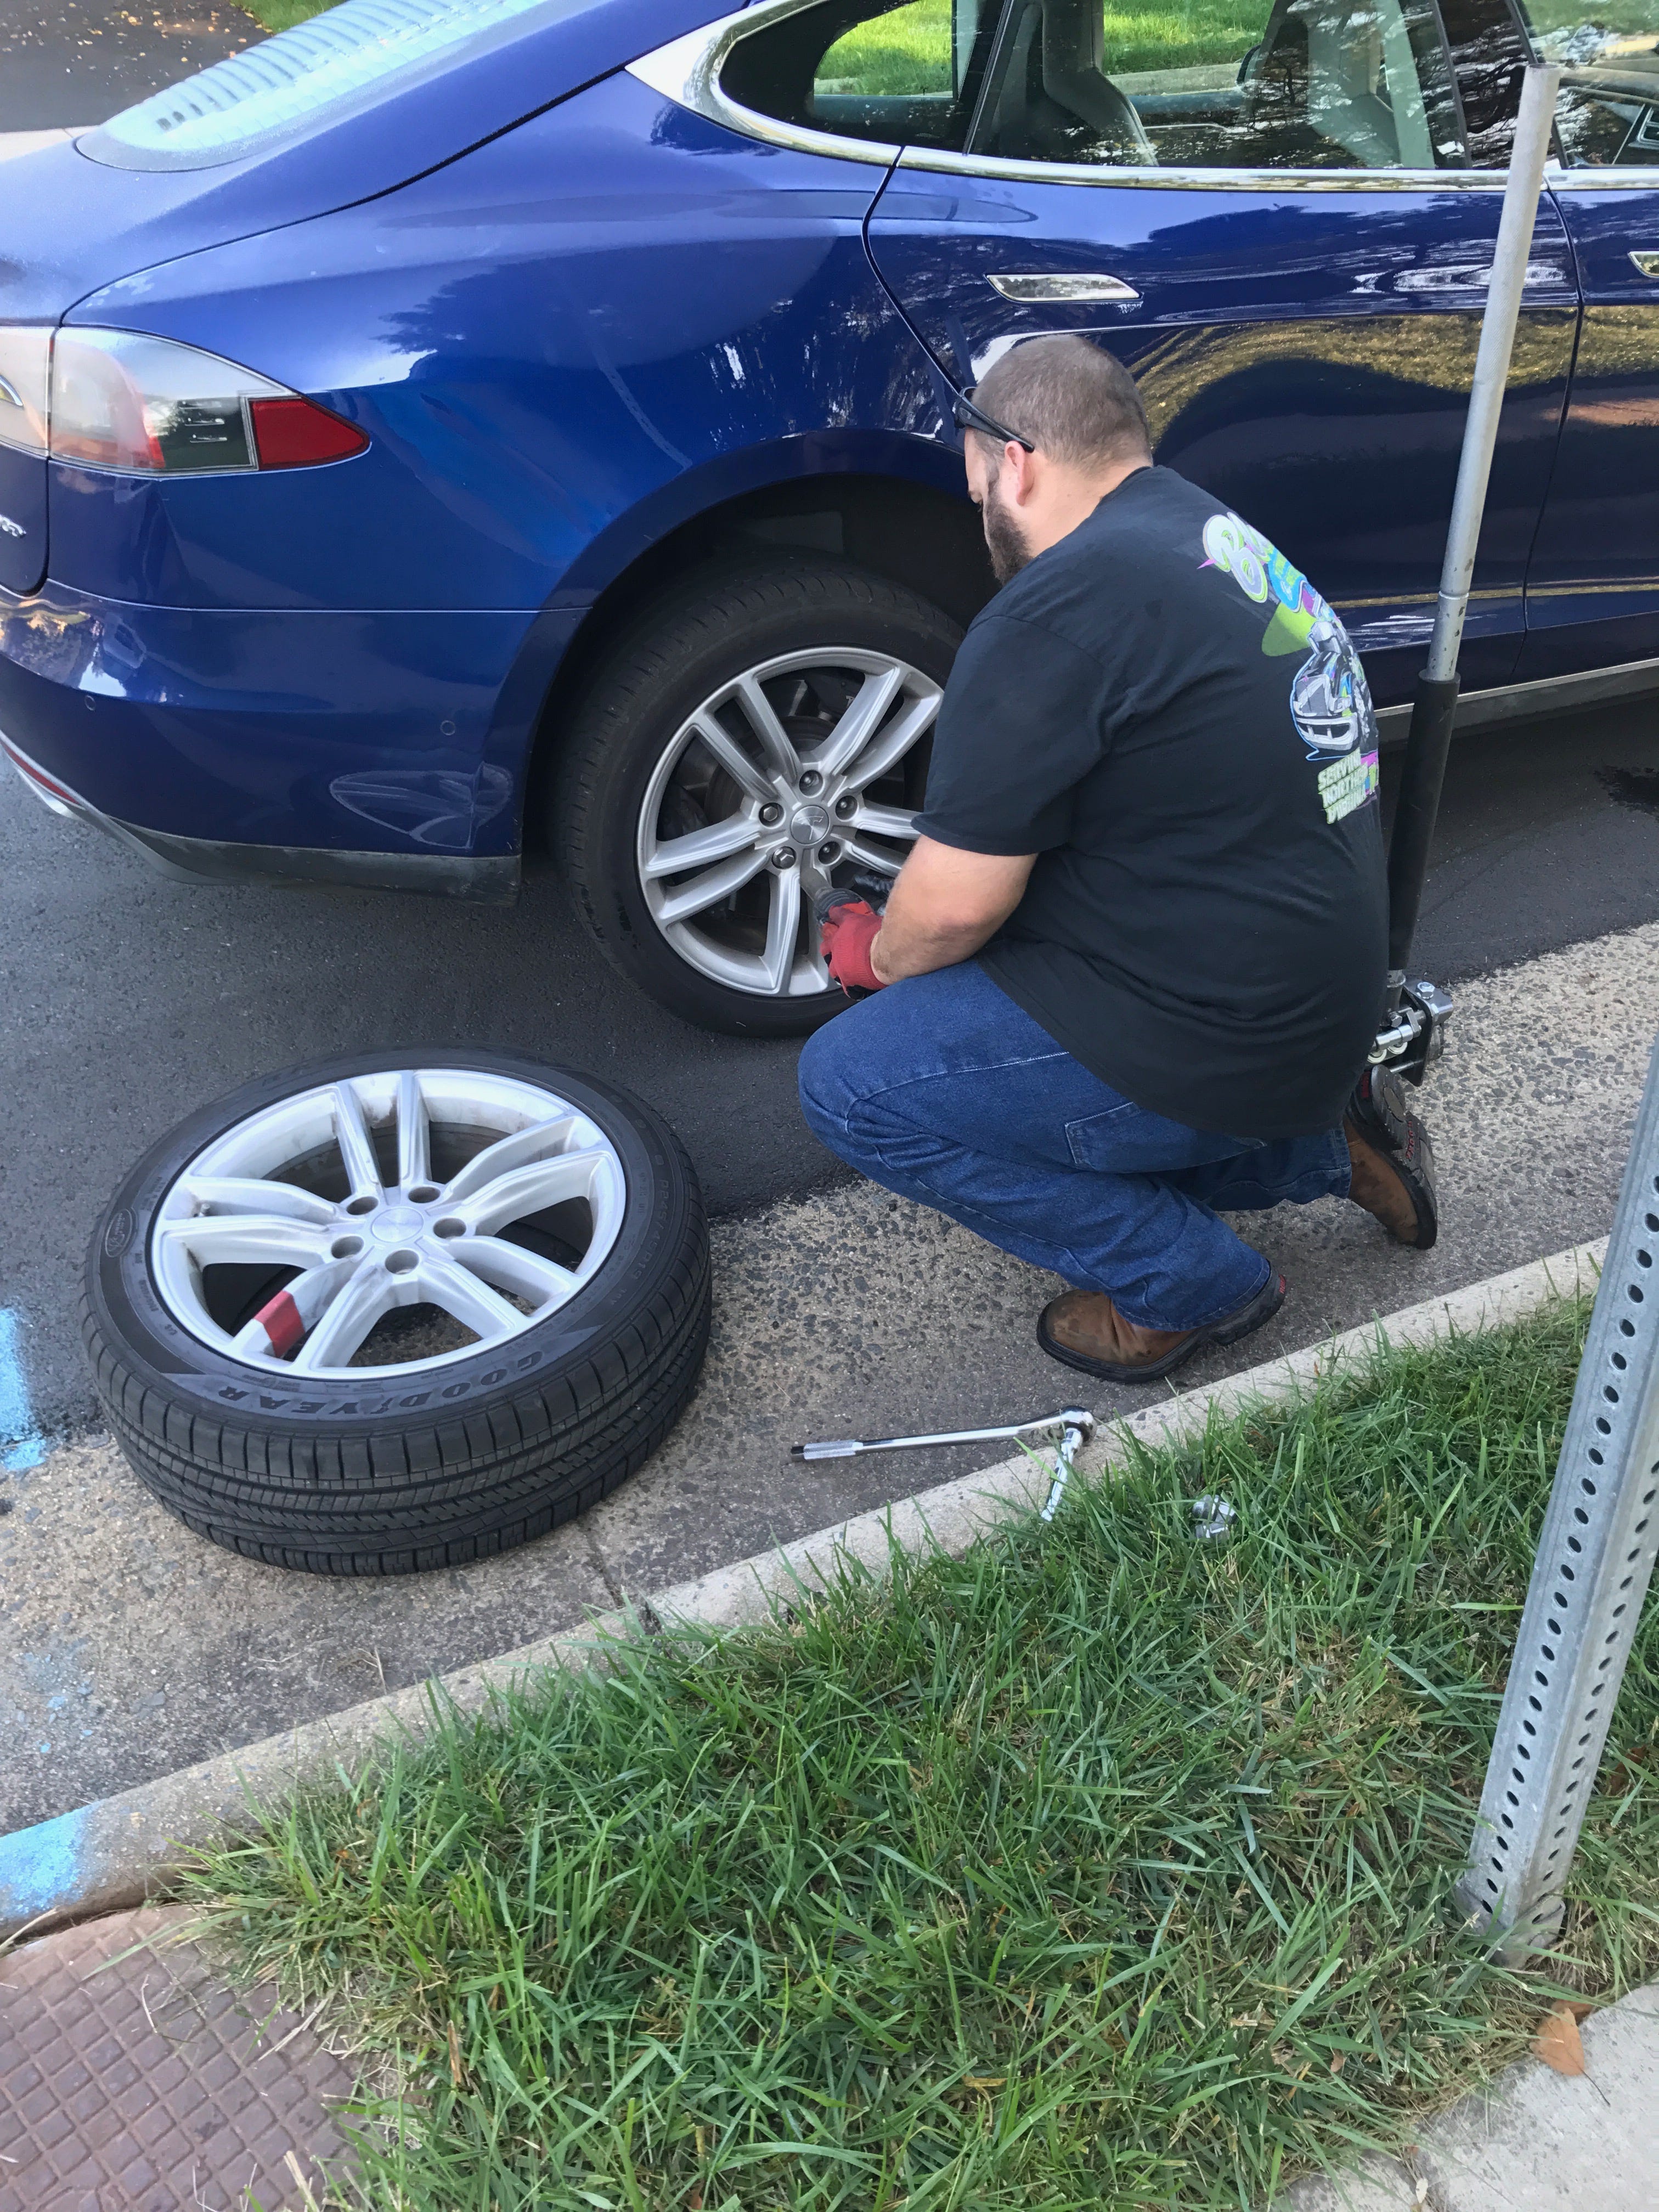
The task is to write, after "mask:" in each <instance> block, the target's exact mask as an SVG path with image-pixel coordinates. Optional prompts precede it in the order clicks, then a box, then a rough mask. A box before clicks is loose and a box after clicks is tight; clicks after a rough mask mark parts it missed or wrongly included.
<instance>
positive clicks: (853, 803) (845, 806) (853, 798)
mask: <svg viewBox="0 0 1659 2212" xmlns="http://www.w3.org/2000/svg"><path fill="white" fill-rule="evenodd" d="M858 811H859V802H858V794H857V793H856V792H851V791H849V792H846V793H843V794H842V797H841V798H839V799H837V800H836V813H837V814H838V815H839V816H840V817H841V819H842V821H843V822H846V821H849V820H850V819H851V817H853V816H854V814H856V813H857V812H858Z"/></svg>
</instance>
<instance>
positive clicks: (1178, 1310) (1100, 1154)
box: [800, 961, 1348, 1329]
mask: <svg viewBox="0 0 1659 2212" xmlns="http://www.w3.org/2000/svg"><path fill="white" fill-rule="evenodd" d="M800 1101H801V1109H802V1111H803V1112H804V1113H805V1115H806V1119H807V1121H809V1122H810V1123H811V1127H812V1128H813V1130H814V1132H815V1133H816V1134H817V1135H818V1136H819V1137H820V1138H822V1139H823V1142H824V1143H825V1144H826V1145H828V1146H829V1149H830V1151H831V1152H836V1153H839V1155H840V1156H841V1158H842V1159H844V1160H846V1161H847V1162H848V1164H849V1165H850V1166H853V1167H855V1168H857V1169H858V1170H859V1171H860V1174H862V1175H866V1176H869V1177H870V1179H871V1181H872V1182H878V1183H883V1184H884V1185H885V1186H886V1188H888V1189H889V1190H894V1191H897V1192H898V1193H899V1194H901V1195H902V1197H905V1198H914V1199H916V1200H920V1202H921V1204H922V1205H923V1206H934V1207H936V1208H937V1209H938V1210H939V1212H941V1213H948V1214H949V1215H950V1216H951V1219H952V1220H953V1221H959V1222H961V1223H962V1224H963V1226H964V1228H968V1229H971V1230H973V1231H975V1232H976V1233H977V1234H978V1235H979V1236H981V1237H985V1238H986V1239H987V1241H988V1242H989V1243H993V1244H996V1245H1000V1247H1001V1249H1003V1250H1004V1251H1005V1252H1012V1253H1013V1254H1015V1255H1016V1256H1017V1257H1018V1258H1019V1259H1022V1260H1029V1261H1030V1262H1031V1263H1032V1265H1033V1266H1034V1267H1047V1268H1049V1269H1051V1270H1052V1271H1053V1272H1054V1273H1055V1274H1057V1275H1063V1276H1064V1277H1065V1278H1066V1280H1067V1281H1068V1282H1071V1283H1073V1284H1075V1285H1079V1287H1080V1288H1084V1289H1087V1290H1094V1291H1108V1292H1109V1294H1110V1296H1111V1299H1112V1303H1113V1304H1114V1305H1115V1306H1116V1308H1117V1310H1118V1311H1119V1312H1120V1313H1121V1314H1122V1315H1123V1316H1124V1317H1125V1319H1126V1320H1128V1321H1132V1322H1137V1323H1139V1325H1140V1326H1141V1327H1142V1328H1168V1329H1188V1328H1205V1327H1206V1326H1207V1325H1208V1324H1209V1323H1210V1322H1216V1321H1219V1320H1221V1319H1222V1318H1223V1316H1225V1315H1227V1314H1230V1313H1232V1312H1234V1311H1236V1310H1237V1308H1238V1307H1240V1306H1242V1305H1243V1304H1245V1302H1246V1301H1247V1300H1248V1299H1249V1298H1252V1297H1255V1294H1256V1292H1257V1291H1260V1290H1261V1288H1262V1287H1263V1286H1264V1285H1265V1284H1266V1283H1267V1280H1268V1278H1269V1276H1270V1274H1271V1273H1272V1270H1271V1268H1270V1267H1268V1265H1267V1261H1265V1260H1264V1259H1263V1258H1262V1256H1261V1254H1260V1253H1259V1252H1254V1251H1252V1250H1251V1249H1250V1247H1249V1245H1248V1244H1245V1243H1243V1242H1241V1240H1240V1239H1239V1238H1238V1237H1236V1236H1234V1234H1233V1232H1232V1231H1231V1229H1230V1228H1228V1226H1227V1225H1226V1223H1225V1221H1220V1220H1218V1219H1217V1218H1216V1212H1215V1209H1216V1208H1217V1207H1218V1206H1220V1207H1225V1208H1226V1209H1227V1210H1228V1211H1229V1212H1249V1211H1252V1210H1254V1209H1255V1208H1258V1207H1261V1206H1279V1205H1280V1204H1283V1203H1284V1202H1285V1201H1286V1200H1288V1201H1289V1202H1290V1203H1291V1204H1292V1205H1296V1206H1300V1205H1304V1204H1305V1203H1306V1202H1307V1201H1308V1200H1310V1199H1315V1198H1322V1197H1324V1196H1325V1195H1326V1194H1328V1193H1329V1194H1332V1195H1334V1196H1336V1197H1346V1195H1347V1190H1348V1148H1347V1144H1346V1140H1345V1139H1344V1137H1343V1134H1342V1132H1341V1130H1340V1128H1339V1129H1332V1130H1328V1132H1326V1133H1325V1134H1324V1135H1322V1136H1318V1137H1294V1138H1291V1139H1286V1140H1285V1141H1283V1142H1275V1143H1258V1142H1253V1141H1252V1140H1251V1139H1248V1138H1243V1137H1226V1136H1216V1135H1212V1134H1208V1133H1206V1132H1204V1131H1203V1130H1200V1129H1188V1128H1186V1127H1183V1126H1182V1124H1181V1123H1180V1122H1178V1121H1166V1120H1165V1118H1164V1115H1161V1114H1152V1113H1149V1112H1148V1111H1147V1110H1146V1109H1145V1108H1144V1107H1140V1106H1137V1105H1135V1104H1134V1103H1133V1101H1132V1100H1130V1099H1127V1098H1125V1097H1122V1096H1121V1094H1120V1093H1119V1092H1117V1091H1114V1090H1112V1089H1111V1088H1110V1087H1109V1085H1106V1084H1104V1083H1103V1082H1102V1081H1101V1080H1100V1078H1099V1077H1098V1076H1097V1075H1091V1074H1090V1073H1089V1071H1088V1069H1087V1068H1086V1067H1084V1066H1081V1065H1080V1063H1079V1062H1078V1061H1077V1060H1073V1058H1072V1056H1071V1054H1069V1053H1067V1052H1062V1051H1061V1049H1060V1047H1059V1046H1058V1045H1057V1044H1056V1043H1055V1042H1054V1039H1053V1038H1052V1037H1051V1036H1049V1035H1048V1031H1047V1030H1045V1029H1043V1028H1042V1027H1041V1026H1040V1025H1039V1024H1037V1023H1036V1022H1035V1021H1033V1020H1032V1018H1031V1017H1030V1015H1029V1014H1027V1013H1025V1012H1023V1011H1022V1010H1021V1009H1020V1008H1019V1007H1018V1006H1016V1005H1015V1004H1014V1002H1013V1000H1012V999H1011V998H1010V997H1009V996H1008V994H1007V993H1006V991H1003V990H1001V989H1000V988H999V987H998V986H997V985H996V984H995V983H994V982H993V981H991V979H990V977H989V976H988V975H985V974H984V973H983V972H982V971H981V969H980V968H979V967H978V966H977V964H976V963H974V962H972V961H968V962H965V963H963V965H962V966H960V967H957V968H941V969H939V970H937V972H936V973H934V974H933V975H917V976H914V977H912V978H911V979H910V981H908V982H904V983H895V984H893V985H891V986H890V987H889V988H888V989H887V990H885V991H880V992H878V993H877V994H875V995H874V996H873V997H872V998H869V999H865V1000H860V1002H859V1003H858V1004H857V1005H856V1006H851V1007H849V1008H848V1011H847V1012H845V1013H844V1014H841V1015H838V1016H837V1017H836V1019H835V1020H834V1021H833V1022H829V1023H826V1024H825V1025H824V1026H823V1029H821V1030H818V1031H817V1034H816V1035H815V1036H811V1037H810V1038H809V1039H808V1040H807V1043H806V1048H805V1051H804V1052H803V1053H802V1054H801V1060H800Z"/></svg>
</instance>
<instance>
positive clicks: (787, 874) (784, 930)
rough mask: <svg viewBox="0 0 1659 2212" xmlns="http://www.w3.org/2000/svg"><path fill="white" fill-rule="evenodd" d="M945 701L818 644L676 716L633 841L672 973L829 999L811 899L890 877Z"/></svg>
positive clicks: (891, 668) (936, 692)
mask: <svg viewBox="0 0 1659 2212" xmlns="http://www.w3.org/2000/svg"><path fill="white" fill-rule="evenodd" d="M940 696H941V690H940V686H939V684H936V683H935V682H934V681H933V678H932V677H930V676H925V675H923V674H922V673H921V671H920V670H919V669H916V668H913V667H911V666H910V665H909V664H908V662H905V661H902V660H896V659H893V658H892V656H891V655H890V654H888V653H872V652H870V651H868V650H866V648H865V647H852V646H845V647H842V646H835V647H830V646H825V647H816V648H814V649H812V650H811V651H809V652H804V653H784V654H781V655H780V656H779V657H778V658H777V659H773V660H767V661H763V662H762V663H760V664H759V665H758V666H757V667H754V668H750V669H745V670H744V672H743V674H742V675H741V676H738V677H734V678H732V681H731V682H730V683H728V684H724V685H722V686H721V688H720V690H718V691H716V692H715V693H714V694H713V696H711V697H709V698H708V699H705V700H704V701H703V702H702V705H701V706H700V707H699V708H697V709H696V713H695V714H690V715H688V716H687V717H686V720H684V723H683V724H682V725H681V726H680V728H679V729H678V731H677V732H676V733H675V736H674V738H673V740H672V742H671V744H669V746H668V747H667V749H666V750H665V752H664V754H663V756H662V758H661V759H660V760H659V762H658V763H657V766H656V768H655V769H654V770H653V774H652V777H651V781H650V783H649V785H648V786H647V790H646V793H645V797H644V799H643V801H642V803H641V808H640V819H639V828H638V833H637V839H636V857H637V861H638V866H639V873H640V883H641V888H642V890H643V891H644V894H645V902H646V905H647V908H649V909H650V913H651V916H652V919H653V921H655V923H656V925H657V927H658V928H659V930H660V931H661V932H662V933H663V935H664V937H665V939H667V940H668V942H669V944H670V945H672V947H673V948H674V950H675V951H676V952H678V954H679V956H680V957H681V958H682V959H683V960H684V961H686V962H687V963H689V964H690V966H691V967H693V968H695V969H697V970H698V971H699V973H700V974H702V975H707V976H708V977H709V978H710V979H711V980H712V981H714V982H716V983H722V984H725V985H726V987H727V988H728V989H732V990H738V991H744V992H748V993H750V994H754V995H755V996H757V997H764V998H806V997H811V996H815V995H817V994H822V993H823V992H825V991H827V990H829V989H830V988H831V985H830V982H829V975H828V973H827V972H826V970H825V969H824V965H823V961H822V960H821V959H820V958H819V957H818V951H817V930H816V928H815V927H814V926H813V918H812V908H813V904H814V902H815V901H817V900H818V899H821V898H823V896H825V895H826V894H827V893H828V892H829V890H832V889H834V888H836V887H837V886H844V885H847V884H854V883H855V879H856V878H857V877H858V876H859V875H860V874H870V873H874V874H877V875H879V876H881V877H883V878H889V879H890V878H892V877H894V876H896V874H897V873H898V871H899V868H900V866H902V862H903V860H904V856H905V853H906V852H907V850H908V848H909V846H910V845H911V844H912V843H913V842H915V834H916V833H915V818H914V817H915V808H916V806H917V805H919V804H920V802H921V774H920V769H921V759H922V754H921V748H922V745H923V741H924V740H925V739H926V738H927V735H928V733H929V732H931V730H932V728H933V721H934V718H935V716H936V715H937V714H938V713H939V699H940Z"/></svg>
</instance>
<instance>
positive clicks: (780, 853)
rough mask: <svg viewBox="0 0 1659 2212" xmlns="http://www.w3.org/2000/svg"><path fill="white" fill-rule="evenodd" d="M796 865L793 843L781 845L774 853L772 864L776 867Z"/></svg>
mask: <svg viewBox="0 0 1659 2212" xmlns="http://www.w3.org/2000/svg"><path fill="white" fill-rule="evenodd" d="M794 865H795V848H794V847H793V845H780V846H779V847H778V848H777V850H776V851H775V853H774V854H773V855H772V866H774V867H775V868H793V866H794Z"/></svg>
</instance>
